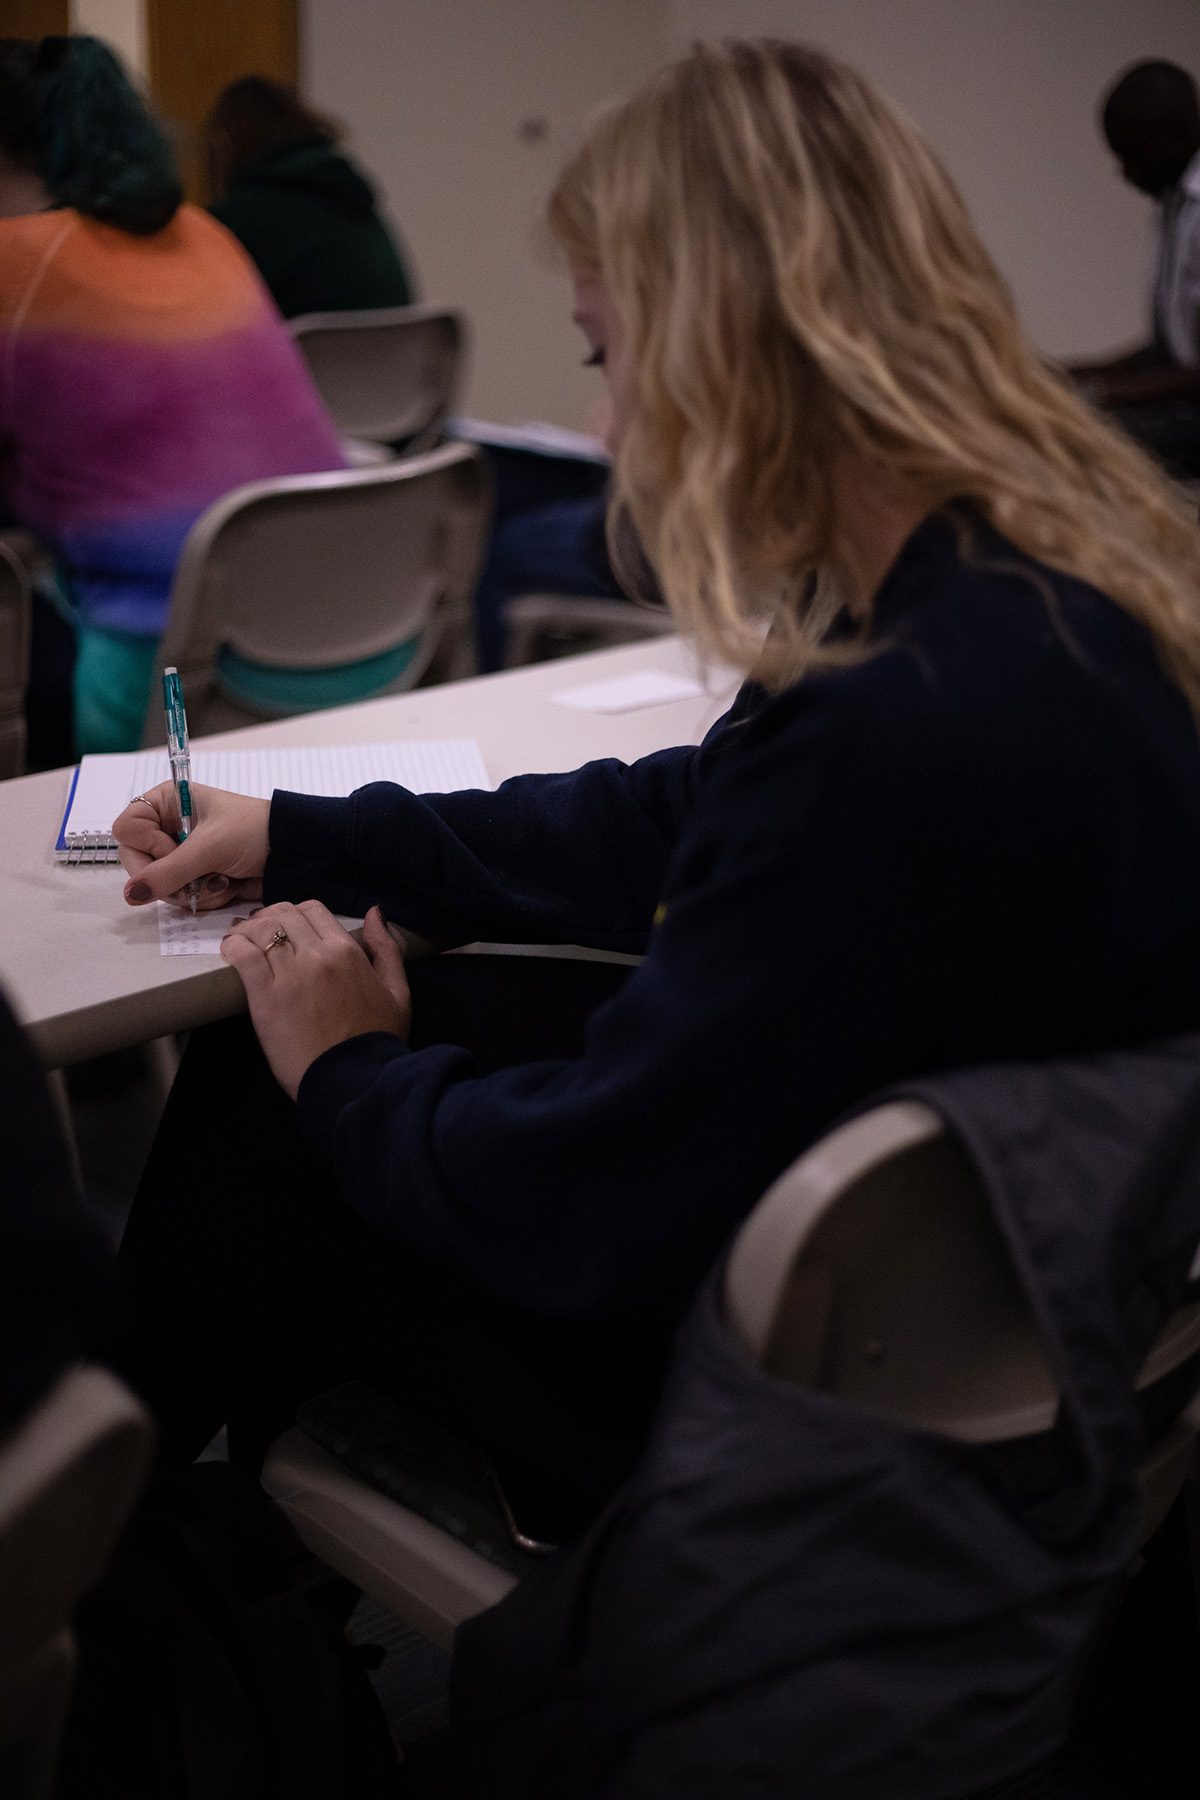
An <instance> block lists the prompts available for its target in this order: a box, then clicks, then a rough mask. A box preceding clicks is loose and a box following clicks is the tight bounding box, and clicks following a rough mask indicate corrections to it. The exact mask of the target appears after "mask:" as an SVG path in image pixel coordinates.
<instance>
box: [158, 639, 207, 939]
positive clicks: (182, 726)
mask: <svg viewBox="0 0 1200 1800" xmlns="http://www.w3.org/2000/svg"><path fill="white" fill-rule="evenodd" d="M163 705H164V706H165V707H166V709H167V755H168V757H169V758H170V762H171V780H172V781H173V782H174V783H175V803H176V805H177V806H178V807H179V841H180V843H181V844H182V842H183V840H184V838H185V837H187V835H188V833H189V832H190V831H191V829H192V827H193V825H194V824H195V823H196V814H195V810H194V807H193V803H192V765H191V751H190V748H189V745H188V728H187V714H186V712H184V710H183V687H182V685H181V683H180V680H179V670H178V669H174V668H172V669H164V670H163ZM186 892H187V897H188V899H189V900H190V901H191V903H192V912H193V914H194V913H195V911H196V898H197V896H198V894H199V892H200V883H199V882H198V881H189V882H188V884H187V889H186Z"/></svg>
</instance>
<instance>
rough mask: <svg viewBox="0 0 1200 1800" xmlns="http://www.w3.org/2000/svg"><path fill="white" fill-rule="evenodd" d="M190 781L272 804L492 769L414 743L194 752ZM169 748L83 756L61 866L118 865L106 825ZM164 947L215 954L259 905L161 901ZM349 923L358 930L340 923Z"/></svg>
mask: <svg viewBox="0 0 1200 1800" xmlns="http://www.w3.org/2000/svg"><path fill="white" fill-rule="evenodd" d="M191 764H192V779H193V780H194V781H198V782H200V783H201V784H202V785H205V786H208V787H221V788H225V789H227V790H228V791H230V792H232V793H235V794H250V795H252V796H253V797H255V798H256V799H259V800H266V799H269V798H270V796H271V795H272V794H273V793H274V792H275V789H276V788H286V789H287V790H288V791H289V792H290V793H293V794H328V795H334V796H336V795H340V794H350V793H353V791H354V789H355V788H359V787H363V786H364V785H365V784H366V783H367V782H368V781H396V782H399V783H400V785H401V786H402V787H406V788H409V789H410V790H411V791H412V792H413V793H415V794H450V793H454V792H455V791H456V790H457V789H459V788H488V787H490V786H491V783H490V782H489V780H488V776H487V770H486V769H485V768H484V766H483V758H482V756H481V755H480V754H479V745H478V744H477V743H476V742H475V740H474V738H425V739H416V740H414V741H413V742H412V743H408V744H326V745H322V746H321V747H319V748H314V749H307V750H277V749H274V748H272V749H269V750H268V749H261V750H195V751H193V753H192V758H191ZM170 773H171V770H170V765H169V763H168V762H167V753H166V751H165V750H138V751H134V752H131V753H129V754H127V755H122V756H85V757H84V759H83V761H82V763H81V764H80V765H79V768H78V769H77V770H76V771H75V779H74V781H73V782H72V784H71V793H70V798H69V799H68V801H67V811H66V816H65V817H64V819H63V822H62V829H61V830H60V832H59V835H58V843H57V844H56V845H55V852H56V854H57V856H58V858H59V860H60V861H61V862H68V863H78V862H93V863H94V862H116V861H117V848H116V844H115V843H114V841H113V838H112V836H111V833H110V829H109V828H110V826H111V825H112V822H113V820H114V819H115V818H116V816H117V814H118V813H119V812H121V811H122V810H123V809H124V808H125V807H126V806H127V805H128V804H129V802H130V801H131V800H132V799H133V797H134V795H135V794H143V793H145V791H146V789H147V788H152V787H155V786H157V784H158V783H159V782H160V781H166V780H168V779H169V777H170ZM157 910H158V947H159V950H160V952H161V953H162V955H163V956H203V955H210V956H211V955H215V954H216V953H217V952H218V951H219V950H220V946H221V939H222V938H223V937H224V935H225V933H226V932H227V931H228V930H229V927H230V925H231V924H232V923H233V920H234V919H235V918H236V917H239V916H240V917H242V918H244V917H245V916H246V915H247V913H249V912H252V911H253V910H254V902H245V901H243V902H242V904H241V905H240V906H234V907H224V908H222V909H220V910H219V911H216V912H208V913H200V914H198V915H197V916H195V917H193V916H192V914H191V913H190V912H185V911H183V910H182V909H181V908H179V907H177V906H168V905H167V904H166V903H165V902H164V901H159V903H158V909H157ZM342 923H343V924H346V925H357V924H360V923H361V920H358V919H344V920H343V921H342Z"/></svg>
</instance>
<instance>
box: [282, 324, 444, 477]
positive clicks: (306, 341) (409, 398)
mask: <svg viewBox="0 0 1200 1800" xmlns="http://www.w3.org/2000/svg"><path fill="white" fill-rule="evenodd" d="M291 329H292V332H293V334H294V336H295V339H296V342H297V343H298V344H299V346H300V349H301V351H302V352H303V354H304V356H305V358H306V360H307V362H308V366H309V369H310V371H311V373H312V378H313V380H314V382H315V383H316V386H317V391H318V393H319V394H320V396H321V398H322V400H323V401H324V402H325V405H326V408H327V409H328V412H329V415H330V417H331V418H332V419H333V422H334V424H335V425H336V426H337V428H338V430H339V431H341V432H342V433H344V435H345V436H347V437H351V438H375V439H377V440H379V441H380V442H384V443H395V442H397V441H398V440H399V439H401V438H404V439H408V440H409V443H408V448H409V449H410V450H422V449H425V448H427V447H429V446H430V445H432V444H435V443H436V442H437V440H438V437H439V435H440V432H441V428H442V425H443V424H444V422H445V419H446V417H447V415H448V414H449V413H450V411H451V409H452V407H453V404H454V397H455V394H456V393H457V391H458V385H459V380H460V376H461V370H462V364H463V356H464V351H465V346H466V322H465V320H464V319H463V316H462V314H461V313H457V312H454V311H452V310H450V309H449V308H447V307H443V306H384V307H372V308H370V309H367V310H364V311H361V312H325V313H305V314H304V315H303V317H302V318H298V319H293V320H292V321H291Z"/></svg>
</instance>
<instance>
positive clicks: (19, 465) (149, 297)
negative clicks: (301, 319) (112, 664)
mask: <svg viewBox="0 0 1200 1800" xmlns="http://www.w3.org/2000/svg"><path fill="white" fill-rule="evenodd" d="M0 337H2V358H0V458H2V461H0V485H2V489H3V494H4V498H5V500H6V501H7V504H8V506H9V508H10V510H11V511H12V513H13V514H15V516H16V517H17V518H18V519H19V520H20V521H21V523H22V524H24V525H26V526H28V527H29V528H30V529H31V530H32V531H34V532H36V533H37V535H38V536H39V537H40V538H42V539H43V541H44V542H46V543H47V544H48V545H50V546H51V547H52V548H53V549H54V551H55V552H56V554H57V556H58V558H59V560H60V563H61V564H62V565H63V566H64V568H65V570H66V572H67V574H68V576H69V578H70V582H71V586H72V591H73V595H74V598H75V600H76V602H77V604H78V607H79V613H80V617H81V620H82V621H83V623H84V624H86V625H92V626H99V627H102V628H104V629H108V630H116V631H125V632H139V633H151V632H153V633H158V632H161V630H162V628H163V624H164V622H165V619H166V613H167V601H168V596H169V594H170V587H171V576H172V573H173V571H174V568H175V563H176V559H177V558H178V555H179V551H180V549H181V547H182V545H183V540H184V538H185V537H186V536H187V533H188V530H189V529H190V527H191V525H192V524H193V522H194V521H195V519H196V518H197V517H198V516H199V514H200V513H202V512H203V511H204V509H205V508H206V507H207V506H209V505H210V504H211V503H212V501H214V500H216V499H217V498H219V496H220V495H221V494H224V493H228V491H229V490H230V489H231V488H235V487H238V486H240V485H241V483H243V482H246V481H258V480H261V479H263V478H265V477H268V476H274V475H298V474H304V473H307V472H309V471H313V470H318V469H337V468H341V467H343V464H344V459H343V457H342V454H341V450H340V448H339V444H338V438H337V433H336V432H335V430H334V427H333V424H332V422H331V421H330V419H329V417H328V415H327V414H326V412H325V409H324V407H323V406H322V404H321V401H320V399H319V397H318V395H317V393H316V390H315V388H314V387H313V385H312V381H311V379H310V378H309V374H308V370H307V368H306V366H305V364H304V362H303V359H302V358H301V356H300V353H299V351H298V350H297V349H296V346H295V344H294V342H293V341H292V338H291V337H290V335H289V334H288V332H287V330H286V329H285V327H284V326H283V324H282V322H281V321H280V318H279V315H278V313H277V312H276V311H275V308H274V306H273V304H272V302H271V300H270V298H269V296H268V295H267V293H266V290H265V289H264V287H263V286H262V283H261V282H260V280H259V278H258V275H257V273H256V271H255V269H254V265H253V264H252V263H251V261H250V259H249V258H248V257H247V256H246V254H245V252H244V251H243V250H242V248H241V246H240V244H238V243H237V241H236V239H234V238H233V237H232V236H231V235H230V233H229V232H228V231H226V230H225V228H224V227H223V226H222V225H219V224H218V223H217V222H216V220H215V219H212V218H210V217H209V215H208V214H207V213H204V212H201V211H200V210H199V209H198V208H197V207H194V206H186V205H185V206H181V207H180V209H179V211H178V212H177V213H176V215H175V217H174V219H173V220H172V221H171V223H170V224H169V225H167V226H166V227H165V228H164V229H163V230H162V231H159V232H156V233H155V235H154V236H153V237H133V236H131V235H130V234H129V233H128V232H125V231H120V230H118V229H116V228H115V227H114V226H111V225H102V224H100V223H98V222H97V221H96V220H94V219H89V218H84V217H83V216H81V215H80V214H79V213H77V212H74V211H72V210H69V209H60V210H56V211H53V212H45V213H36V214H32V215H29V216H25V217H21V218H15V219H0Z"/></svg>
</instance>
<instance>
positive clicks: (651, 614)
mask: <svg viewBox="0 0 1200 1800" xmlns="http://www.w3.org/2000/svg"><path fill="white" fill-rule="evenodd" d="M504 624H505V629H506V636H505V646H504V664H505V667H506V668H509V669H523V668H524V667H525V666H526V664H527V663H531V662H535V661H540V660H542V659H543V658H544V656H545V654H546V649H547V646H549V647H550V649H551V653H552V654H554V655H560V654H566V653H569V654H571V655H573V656H574V655H578V654H579V653H580V652H582V651H584V650H610V649H613V648H615V647H616V646H617V645H618V644H637V643H641V642H642V641H643V639H646V638H659V637H670V636H672V634H673V633H674V632H676V631H678V629H679V627H678V625H677V624H676V623H675V620H674V619H673V618H672V617H671V615H670V613H669V612H667V611H666V610H665V609H663V610H659V609H656V608H654V607H649V606H635V605H634V603H633V601H632V600H615V599H614V600H607V599H604V598H603V597H602V596H597V597H596V598H594V599H593V598H589V597H586V596H583V595H577V594H518V595H517V596H516V597H515V598H514V599H512V600H509V601H507V602H506V603H505V607H504Z"/></svg>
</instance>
